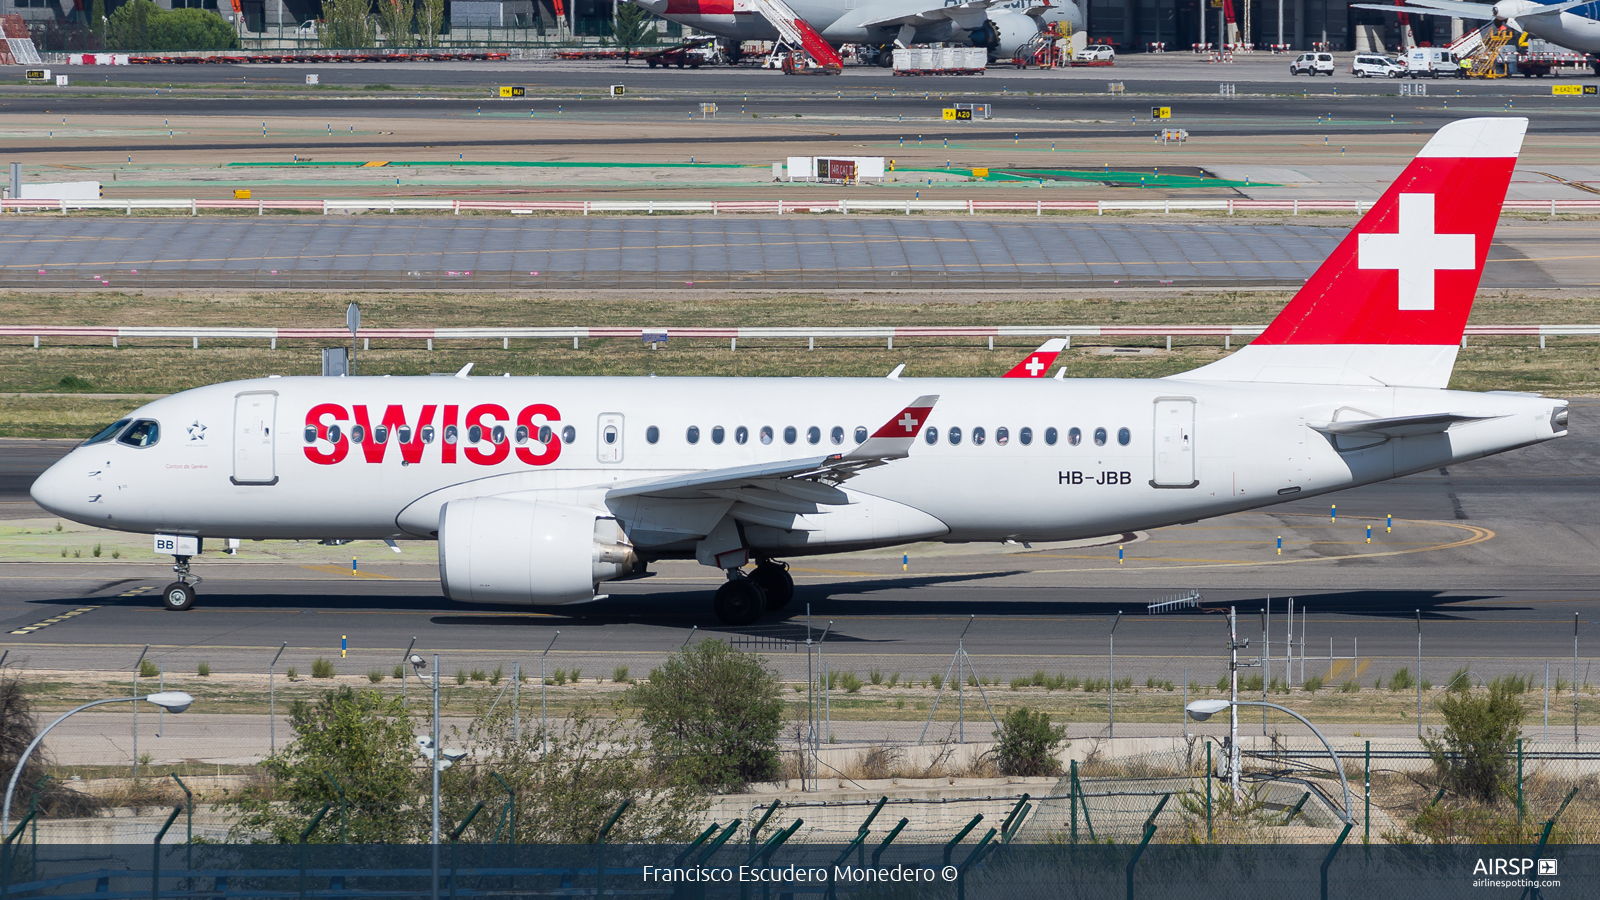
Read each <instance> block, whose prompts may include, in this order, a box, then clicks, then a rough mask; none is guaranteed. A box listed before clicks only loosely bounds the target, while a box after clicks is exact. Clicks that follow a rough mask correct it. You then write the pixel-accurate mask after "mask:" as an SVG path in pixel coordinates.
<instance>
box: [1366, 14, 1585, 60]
mask: <svg viewBox="0 0 1600 900" xmlns="http://www.w3.org/2000/svg"><path fill="white" fill-rule="evenodd" d="M1352 8H1353V9H1372V10H1377V11H1379V12H1391V13H1411V14H1413V15H1419V16H1449V17H1450V18H1453V19H1482V20H1484V21H1489V22H1503V23H1505V25H1507V26H1508V27H1509V28H1511V30H1513V31H1520V32H1523V33H1524V34H1529V35H1532V36H1533V37H1536V38H1539V39H1540V40H1545V41H1549V42H1550V43H1552V44H1559V45H1560V46H1562V47H1566V48H1567V49H1569V50H1577V51H1579V52H1581V53H1596V54H1600V2H1597V0H1576V2H1562V3H1543V2H1541V0H1499V2H1498V3H1466V2H1460V0H1407V2H1406V4H1405V5H1404V6H1398V5H1393V6H1382V5H1379V4H1375V3H1370V4H1369V3H1357V4H1352ZM1594 72H1595V74H1596V75H1600V60H1596V61H1595V62H1594Z"/></svg>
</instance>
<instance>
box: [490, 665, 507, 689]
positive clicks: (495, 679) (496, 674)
mask: <svg viewBox="0 0 1600 900" xmlns="http://www.w3.org/2000/svg"><path fill="white" fill-rule="evenodd" d="M505 678H506V667H505V666H495V667H494V671H493V672H490V673H489V683H490V684H492V685H498V684H499V683H500V682H502V681H504V680H505Z"/></svg>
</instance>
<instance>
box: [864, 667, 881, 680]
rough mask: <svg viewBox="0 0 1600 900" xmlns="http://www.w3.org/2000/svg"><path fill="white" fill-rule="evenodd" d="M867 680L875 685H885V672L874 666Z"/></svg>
mask: <svg viewBox="0 0 1600 900" xmlns="http://www.w3.org/2000/svg"><path fill="white" fill-rule="evenodd" d="M867 680H868V681H870V682H872V683H873V684H883V670H882V669H880V668H878V667H877V666H873V667H872V669H871V670H870V671H868V672H867Z"/></svg>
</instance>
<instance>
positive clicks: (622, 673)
mask: <svg viewBox="0 0 1600 900" xmlns="http://www.w3.org/2000/svg"><path fill="white" fill-rule="evenodd" d="M611 680H612V681H614V682H616V683H617V684H627V683H628V667H627V666H617V667H616V668H615V669H612V670H611Z"/></svg>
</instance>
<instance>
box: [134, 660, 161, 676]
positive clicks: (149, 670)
mask: <svg viewBox="0 0 1600 900" xmlns="http://www.w3.org/2000/svg"><path fill="white" fill-rule="evenodd" d="M160 674H161V667H160V666H158V665H156V663H155V660H153V659H141V660H139V677H140V678H154V677H156V676H157V675H160Z"/></svg>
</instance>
